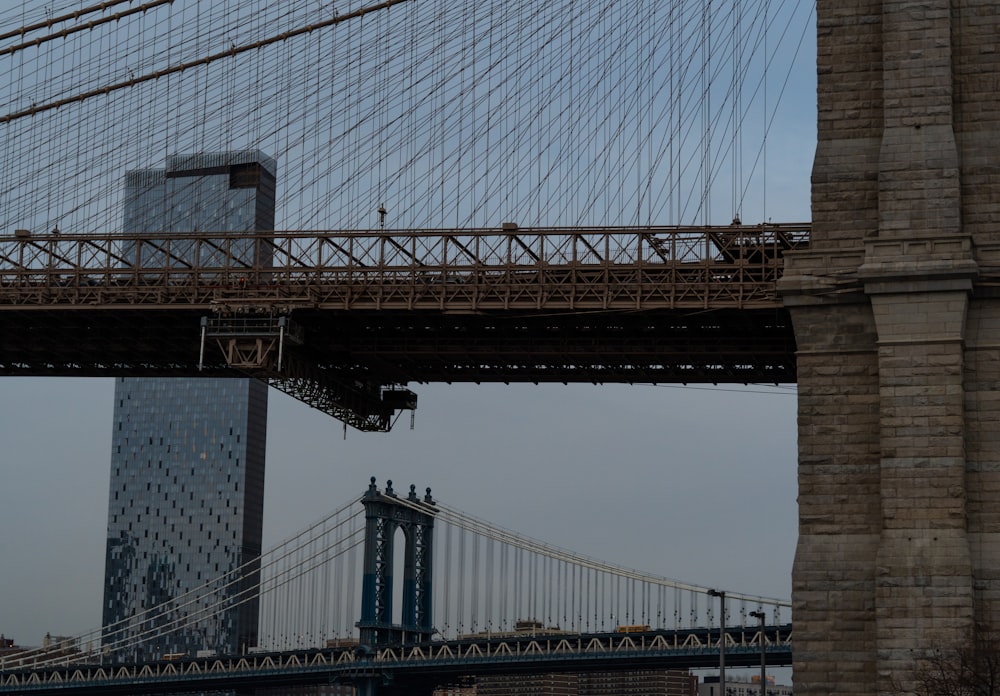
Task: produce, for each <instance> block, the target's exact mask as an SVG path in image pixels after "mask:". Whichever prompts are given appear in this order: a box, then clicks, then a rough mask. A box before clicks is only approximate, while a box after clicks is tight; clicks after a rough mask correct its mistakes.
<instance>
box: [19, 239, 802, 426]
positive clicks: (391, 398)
mask: <svg viewBox="0 0 1000 696" xmlns="http://www.w3.org/2000/svg"><path fill="white" fill-rule="evenodd" d="M808 240H809V226H808V225H807V224H803V225H786V224H781V225H775V224H767V225H757V226H744V225H731V226H725V227H650V226H643V227H614V228H612V227H602V228H559V229H556V228H519V227H517V226H516V225H514V224H512V223H505V224H504V225H502V226H501V227H499V228H494V229H478V230H459V229H455V230H434V231H430V230H413V231H406V230H374V231H373V230H368V231H354V232H344V231H340V232H329V231H328V232H323V231H320V232H258V233H253V234H250V235H247V234H236V233H181V234H172V235H170V236H169V237H168V236H164V235H162V234H159V235H157V234H152V233H151V234H140V235H121V234H104V235H74V234H65V233H60V234H55V233H49V234H46V235H41V236H39V235H33V234H31V233H29V232H26V231H20V232H18V233H17V234H16V235H15V236H13V237H4V238H0V333H2V335H3V339H2V340H0V374H4V375H23V376H31V375H68V376H102V375H106V376H137V375H142V376H194V375H212V376H223V375H236V374H249V375H251V376H254V377H258V378H260V379H265V380H267V381H268V382H269V383H270V384H271V385H272V386H275V387H276V388H278V389H281V390H282V391H285V392H287V393H289V394H291V395H292V396H294V397H295V398H298V399H300V400H302V401H304V402H306V403H308V404H310V405H311V406H314V407H316V408H318V409H320V410H322V411H324V412H326V413H329V414H331V415H333V416H334V417H336V418H338V419H340V420H342V421H344V422H345V423H347V424H349V425H351V426H353V427H356V428H358V429H360V430H387V429H389V428H390V427H391V425H392V423H393V422H394V418H395V414H397V413H398V412H399V411H401V410H403V409H406V408H413V407H414V406H415V397H414V395H413V394H412V393H410V392H408V390H407V389H406V385H408V384H409V383H411V382H432V381H441V382H534V383H540V382H564V383H568V382H591V383H594V384H597V383H606V382H618V383H635V382H640V383H650V382H660V383H663V382H682V383H687V382H695V383H704V382H713V383H720V382H723V383H749V382H771V383H778V382H792V381H794V379H795V361H794V340H793V337H792V329H791V324H790V322H789V320H788V317H787V313H786V312H785V310H784V309H783V307H782V305H781V301H780V299H779V298H778V295H777V290H776V288H777V283H778V279H779V277H780V276H781V272H782V266H783V258H784V257H783V255H784V253H785V252H787V251H791V250H801V249H805V248H807V247H808ZM203 327H204V328H203ZM109 337H114V340H109Z"/></svg>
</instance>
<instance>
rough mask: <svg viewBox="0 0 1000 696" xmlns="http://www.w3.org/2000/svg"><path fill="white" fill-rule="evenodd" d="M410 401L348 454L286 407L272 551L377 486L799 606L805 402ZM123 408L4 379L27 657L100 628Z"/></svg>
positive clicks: (804, 194)
mask: <svg viewBox="0 0 1000 696" xmlns="http://www.w3.org/2000/svg"><path fill="white" fill-rule="evenodd" d="M11 3H12V0H0V4H7V5H8V6H9V5H10V4H11ZM13 4H16V3H13ZM809 39H810V44H811V41H812V36H810V37H809ZM800 62H801V64H802V65H803V66H804V67H803V69H802V70H801V71H800V74H798V75H797V76H796V77H795V79H794V80H793V81H792V82H791V83H790V84H789V87H788V93H786V95H785V108H784V110H783V112H782V120H781V122H779V123H777V124H776V125H775V128H774V131H773V132H774V136H773V137H772V139H771V144H770V147H769V155H768V158H769V160H768V171H769V172H770V173H769V175H768V176H769V192H768V200H769V208H770V210H769V217H770V218H772V219H773V220H774V221H776V222H777V221H789V222H792V221H801V220H806V219H809V217H810V215H809V168H810V166H811V161H812V154H813V148H814V145H815V142H814V139H815V94H814V83H813V80H814V77H813V75H812V72H813V68H812V66H813V65H814V48H813V47H812V45H809V46H806V47H805V48H804V50H803V54H802V55H801V56H800ZM663 222H665V223H669V222H671V221H663ZM745 222H748V223H752V222H758V221H756V220H745ZM414 389H415V391H417V392H418V394H419V397H420V403H419V408H418V410H417V413H416V426H415V429H414V430H412V431H411V430H410V429H409V427H408V426H409V423H408V419H407V418H406V417H405V416H404V418H403V419H402V420H401V421H400V422H399V423H398V424H397V425H396V427H395V429H394V430H393V432H391V433H389V434H361V433H358V432H356V431H353V430H350V431H348V432H347V437H346V439H345V438H344V432H343V430H342V427H341V424H340V423H338V422H336V421H333V420H331V419H330V418H329V417H327V416H325V415H323V414H321V413H319V412H317V411H314V410H311V409H310V408H308V407H307V406H305V405H303V404H301V403H298V402H295V401H293V400H291V399H290V398H288V397H285V396H284V395H282V394H280V393H277V392H274V391H272V392H271V396H270V415H269V423H268V450H267V484H266V498H265V518H264V537H265V546H268V545H269V544H271V543H273V542H275V541H277V540H280V539H282V538H284V537H287V536H289V535H290V534H292V533H293V532H295V531H296V530H298V529H300V528H302V527H304V526H306V525H307V524H308V523H310V522H311V521H313V520H315V519H317V518H319V517H320V516H322V515H324V514H325V513H326V512H328V511H329V510H331V509H333V508H335V507H339V506H340V505H341V504H342V503H344V502H346V501H348V500H350V499H352V498H354V497H357V496H359V495H360V494H361V493H362V492H363V491H364V489H365V487H366V486H367V483H368V478H369V477H370V476H376V477H377V478H378V480H379V485H380V486H382V485H384V482H385V480H386V479H392V480H393V481H394V482H395V484H396V486H397V487H398V488H404V487H405V486H406V485H408V484H410V483H414V484H416V485H417V486H418V489H422V488H423V487H425V486H430V487H431V488H432V489H433V491H434V496H435V497H436V498H437V499H439V500H441V501H443V502H446V503H447V504H448V505H449V506H452V507H456V508H459V509H462V510H465V511H466V512H469V513H471V514H474V515H476V516H477V517H481V518H484V519H487V520H489V521H491V522H493V523H496V524H498V525H501V526H504V527H507V528H510V529H513V530H515V531H518V532H521V533H524V534H527V535H530V536H532V537H534V538H537V539H540V540H542V541H545V542H548V543H552V544H556V545H558V546H562V547H566V548H569V549H572V550H575V551H579V552H581V553H584V554H586V555H588V556H592V557H596V558H599V559H602V560H605V561H609V562H613V563H617V564H621V565H625V566H630V567H634V568H638V569H640V570H643V571H648V572H651V573H656V574H662V575H667V576H670V577H673V578H676V579H680V580H685V581H690V582H695V583H700V584H705V585H710V586H717V587H721V588H726V589H730V590H733V591H740V592H747V593H755V594H762V595H767V596H774V597H783V598H787V597H789V596H790V592H791V583H790V572H791V563H792V557H793V553H794V547H795V538H796V506H795V496H796V444H795V409H796V399H795V392H794V387H788V386H786V387H783V388H775V387H767V386H761V387H757V386H749V387H731V386H719V387H714V388H713V387H711V386H709V387H687V388H685V387H680V386H620V385H604V386H600V385H599V386H593V385H570V386H530V385H511V386H504V385H482V386H480V385H454V386H446V385H423V386H421V385H417V386H415V387H414ZM112 394H113V383H112V381H111V380H110V379H76V380H73V379H57V378H37V379H35V378H33V379H23V378H3V379H0V474H2V485H0V523H2V526H3V532H2V533H0V559H2V560H0V569H2V570H0V632H2V633H3V634H5V635H6V636H8V637H13V638H15V639H16V640H17V641H18V642H19V643H21V644H26V645H34V644H38V643H39V642H40V640H41V638H42V636H43V635H44V634H45V633H46V632H51V633H52V634H61V635H71V634H76V633H80V632H82V631H84V630H87V629H90V628H94V627H96V626H98V625H99V624H100V620H101V612H100V604H101V595H102V587H103V573H104V547H105V537H106V526H107V498H108V485H109V484H108V481H109V462H110V443H111V417H112ZM404 489H405V488H404Z"/></svg>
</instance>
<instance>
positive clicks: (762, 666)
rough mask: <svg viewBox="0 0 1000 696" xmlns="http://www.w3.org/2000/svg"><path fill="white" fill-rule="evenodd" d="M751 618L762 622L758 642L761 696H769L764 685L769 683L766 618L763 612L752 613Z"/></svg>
mask: <svg viewBox="0 0 1000 696" xmlns="http://www.w3.org/2000/svg"><path fill="white" fill-rule="evenodd" d="M750 616H752V617H753V618H755V619H757V620H758V621H760V636H759V637H758V640H759V641H760V696H767V694H766V690H765V689H766V687H765V686H764V684H765V683H766V681H767V677H766V676H765V673H766V671H767V657H766V655H765V653H764V619H765V618H766V616H765V614H764V612H762V611H752V612H750Z"/></svg>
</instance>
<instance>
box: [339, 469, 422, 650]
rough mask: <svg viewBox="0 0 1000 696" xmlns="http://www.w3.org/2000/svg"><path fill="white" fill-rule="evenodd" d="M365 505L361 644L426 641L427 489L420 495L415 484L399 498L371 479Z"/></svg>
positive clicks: (391, 490) (365, 495)
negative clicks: (399, 571)
mask: <svg viewBox="0 0 1000 696" xmlns="http://www.w3.org/2000/svg"><path fill="white" fill-rule="evenodd" d="M361 503H362V504H363V505H364V506H365V518H366V524H365V561H364V578H363V580H362V589H361V620H360V621H358V624H357V626H358V628H359V629H360V634H361V635H360V639H361V645H364V646H367V647H370V648H378V647H382V646H388V645H401V644H409V643H417V642H420V641H426V640H429V639H430V638H431V635H432V634H433V633H434V628H433V625H432V617H431V604H432V598H433V583H432V580H433V572H432V571H433V568H432V565H433V550H434V546H433V540H434V515H435V513H436V512H437V509H436V508H435V507H434V500H433V498H432V497H431V489H430V488H428V489H427V491H426V494H425V495H424V497H423V499H421V498H420V497H419V496H418V495H417V493H416V486H410V492H409V494H408V495H407V496H406V498H405V499H401V498H400V497H399V496H397V495H396V493H395V492H394V491H393V489H392V481H387V482H386V487H385V491H384V492H382V491H379V489H378V487H377V486H376V485H375V477H374V476H373V477H372V479H371V483H370V484H369V486H368V490H367V491H365V494H364V496H363V497H362V499H361ZM400 529H401V530H402V531H403V539H404V544H405V549H404V553H403V578H402V581H403V592H402V603H403V606H402V607H401V612H400V623H398V624H396V623H393V607H392V602H393V585H394V580H395V577H394V568H393V565H394V564H393V560H394V545H395V539H396V536H397V534H396V532H397V530H400Z"/></svg>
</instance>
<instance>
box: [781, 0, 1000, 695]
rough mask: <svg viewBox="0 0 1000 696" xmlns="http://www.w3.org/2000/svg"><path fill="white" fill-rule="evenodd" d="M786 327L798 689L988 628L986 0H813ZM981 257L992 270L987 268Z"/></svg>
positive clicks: (994, 16) (995, 434)
mask: <svg viewBox="0 0 1000 696" xmlns="http://www.w3.org/2000/svg"><path fill="white" fill-rule="evenodd" d="M817 21H818V24H817V35H818V65H817V70H818V76H819V83H818V85H819V86H818V107H819V129H818V145H817V150H816V159H815V162H814V168H813V198H812V203H813V236H812V244H811V249H810V250H809V251H807V252H802V253H797V254H794V255H790V256H789V257H788V258H787V259H786V265H785V272H784V275H783V279H782V281H781V287H782V291H783V293H784V297H785V303H786V305H787V306H788V307H789V309H790V311H791V313H792V319H793V321H794V324H795V332H796V339H797V342H798V351H799V353H798V379H799V423H798V437H799V541H798V547H797V551H796V557H795V565H794V568H793V573H792V584H793V598H792V599H793V603H794V614H793V617H794V622H795V668H794V679H795V691H796V694H805V695H806V696H810V695H813V694H839V695H846V694H851V695H853V694H857V695H861V694H865V695H872V694H894V693H900V692H902V691H905V690H906V689H907V688H908V687H911V686H912V685H913V680H914V672H915V670H916V669H917V668H918V666H919V664H920V660H921V659H922V658H923V657H924V656H926V655H928V654H929V653H930V651H932V650H934V649H940V648H945V649H947V648H948V647H949V646H957V645H958V644H959V643H961V642H962V641H964V640H967V639H968V637H969V636H970V635H971V632H972V630H973V627H979V628H984V629H990V630H998V629H1000V427H998V418H1000V292H997V291H996V290H994V289H993V286H994V283H989V282H986V281H984V280H983V278H984V277H985V276H986V275H989V276H990V277H996V276H998V275H1000V272H997V271H1000V250H998V249H997V246H998V242H1000V39H998V38H997V37H1000V6H998V3H996V2H995V0H994V1H993V2H987V1H986V0H922V1H916V0H877V1H876V0H853V1H852V0H819V2H818V3H817ZM984 269H990V271H989V273H984Z"/></svg>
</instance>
